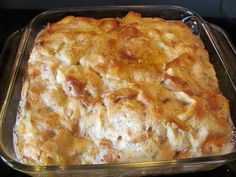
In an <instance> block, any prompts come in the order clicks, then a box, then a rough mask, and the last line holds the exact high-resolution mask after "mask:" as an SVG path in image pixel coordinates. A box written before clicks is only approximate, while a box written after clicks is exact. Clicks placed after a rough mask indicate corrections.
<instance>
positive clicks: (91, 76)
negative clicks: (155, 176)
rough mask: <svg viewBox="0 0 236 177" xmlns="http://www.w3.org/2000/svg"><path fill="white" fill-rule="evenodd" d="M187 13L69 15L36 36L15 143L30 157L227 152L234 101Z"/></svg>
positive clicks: (134, 157) (104, 158)
mask: <svg viewBox="0 0 236 177" xmlns="http://www.w3.org/2000/svg"><path fill="white" fill-rule="evenodd" d="M208 58H209V57H208V53H207V51H206V50H205V49H204V46H203V43H202V42H201V40H200V39H199V38H198V37H197V36H194V35H193V34H191V32H190V30H189V28H188V27H187V26H185V25H184V24H182V23H181V22H174V21H166V20H164V19H160V18H142V17H141V15H140V14H138V13H134V12H130V13H128V14H127V15H126V16H125V17H124V18H123V19H114V18H106V19H93V18H84V17H73V16H68V17H65V18H64V19H62V20H60V21H59V22H57V23H54V24H49V25H48V26H47V27H46V28H45V29H44V30H43V31H42V32H41V33H40V34H39V36H38V37H37V39H36V41H35V45H34V47H33V50H32V52H31V55H30V58H29V61H28V66H27V68H26V79H25V81H24V86H23V90H22V100H21V103H20V113H19V117H18V121H17V124H16V138H17V141H16V142H17V144H16V152H17V154H18V156H19V158H20V159H21V160H22V161H23V162H24V163H28V164H40V165H52V164H92V163H116V162H135V161H153V160H168V159H179V158H188V157H199V156H209V155H215V154H223V153H227V152H230V151H231V150H232V148H233V144H232V143H231V135H232V134H231V131H232V127H231V124H230V115H229V103H228V101H227V99H226V98H225V97H224V96H222V95H221V93H220V92H219V88H218V83H217V79H216V76H215V72H214V69H213V66H212V65H211V64H210V63H209V60H208Z"/></svg>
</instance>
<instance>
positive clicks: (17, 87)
mask: <svg viewBox="0 0 236 177" xmlns="http://www.w3.org/2000/svg"><path fill="white" fill-rule="evenodd" d="M101 9H102V13H101ZM131 10H134V11H138V12H141V13H142V15H143V16H150V17H161V18H164V19H168V20H181V21H183V22H184V23H185V24H187V25H188V26H190V27H191V29H192V32H193V33H194V34H195V35H199V37H200V38H201V39H202V40H203V42H204V44H205V47H206V49H207V50H208V52H209V55H210V60H211V63H212V64H213V65H214V67H215V70H216V74H217V78H218V79H219V85H220V89H221V90H222V92H223V94H224V95H225V96H226V97H227V98H228V99H229V100H230V103H231V105H230V106H231V117H232V119H233V121H234V116H235V113H234V112H233V109H232V106H233V105H234V103H235V101H234V99H233V98H234V97H235V92H234V91H235V90H234V80H233V75H232V71H233V68H234V67H233V66H234V65H235V64H234V62H233V61H232V60H230V59H229V58H227V60H225V59H224V53H223V52H222V51H224V50H228V49H225V48H226V47H227V45H224V44H223V45H222V44H221V43H220V41H218V38H217V37H216V35H214V33H213V31H212V29H211V28H210V26H209V25H208V24H207V23H206V22H205V21H203V20H202V18H201V17H199V16H198V15H197V14H196V13H194V12H192V11H190V10H187V9H183V8H180V7H175V6H152V7H149V6H142V7H103V8H101V7H100V8H99V10H98V9H97V8H84V9H63V10H54V11H49V12H46V13H43V14H41V15H39V16H37V17H36V18H35V19H33V21H32V22H31V23H30V25H29V26H28V27H26V29H25V30H24V32H23V35H22V38H21V40H20V44H19V48H18V49H17V55H16V57H15V58H14V61H13V63H12V68H11V72H10V73H9V74H10V76H9V77H8V78H10V79H9V80H8V81H9V82H7V84H6V86H7V88H8V89H7V93H6V97H5V101H4V103H3V106H2V111H1V148H2V151H3V152H4V153H3V155H2V157H3V159H5V160H6V161H8V164H9V165H11V166H14V167H15V168H16V169H18V170H20V171H24V172H28V173H29V174H32V175H33V174H40V175H48V174H50V173H52V174H53V173H55V174H57V175H58V174H62V175H63V174H64V175H66V174H67V175H68V173H70V174H77V173H78V174H83V173H86V175H89V174H91V175H92V176H93V175H94V173H96V174H100V175H101V176H106V175H112V176H115V175H131V174H139V175H141V174H143V175H144V174H163V173H165V174H169V173H179V172H188V171H196V170H206V169H210V168H214V167H216V166H218V165H221V164H223V163H225V162H227V161H230V160H233V159H234V158H235V153H234V152H232V153H230V154H226V155H220V156H214V157H202V158H194V159H185V160H172V161H159V162H145V163H125V164H113V165H83V166H81V165H78V166H29V165H23V164H20V163H19V162H17V161H16V157H15V154H14V148H13V142H10V143H9V141H12V138H11V137H12V134H13V132H12V131H13V126H14V124H15V118H16V113H17V107H18V103H19V99H20V91H21V86H22V78H23V72H24V66H25V64H26V62H27V60H28V58H29V53H30V50H31V48H32V45H33V42H34V39H35V37H36V35H37V33H38V32H39V31H40V30H41V29H42V28H43V26H44V25H46V24H47V23H48V22H55V21H58V20H59V19H61V18H62V17H64V16H67V15H74V16H88V17H96V18H103V17H122V16H124V15H125V14H126V13H127V12H128V11H131ZM218 43H219V44H218ZM221 47H222V48H223V49H221ZM230 47H231V46H230V44H229V49H230ZM234 55H235V53H234V51H233V50H232V53H231V56H232V58H233V57H234ZM6 77H7V76H6ZM3 96H4V94H3ZM6 127H8V128H7V129H6ZM13 159H14V160H13ZM12 160H13V161H12ZM87 170H88V171H87Z"/></svg>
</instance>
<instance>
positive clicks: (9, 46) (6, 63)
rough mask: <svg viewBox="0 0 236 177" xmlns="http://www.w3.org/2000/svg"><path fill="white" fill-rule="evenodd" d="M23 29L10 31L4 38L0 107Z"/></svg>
mask: <svg viewBox="0 0 236 177" xmlns="http://www.w3.org/2000/svg"><path fill="white" fill-rule="evenodd" d="M23 31H24V29H20V30H17V31H15V32H14V33H12V34H11V35H10V36H9V37H8V38H7V40H6V43H5V45H4V47H3V49H2V52H1V54H0V108H1V107H2V104H3V101H4V100H5V95H6V92H7V89H8V84H9V82H8V81H9V76H10V75H11V71H12V69H13V68H12V65H13V63H14V60H15V58H16V55H17V52H18V47H19V43H20V40H21V37H22V34H23Z"/></svg>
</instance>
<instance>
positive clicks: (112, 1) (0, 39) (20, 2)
mask: <svg viewBox="0 0 236 177" xmlns="http://www.w3.org/2000/svg"><path fill="white" fill-rule="evenodd" d="M144 4H149V5H151V4H171V5H179V6H183V7H186V8H190V9H192V10H194V11H196V12H197V13H199V14H200V15H201V16H202V17H203V18H204V19H205V20H207V21H208V22H210V23H214V24H216V25H218V26H220V27H222V28H223V29H224V30H225V31H226V32H227V34H228V35H229V37H230V39H231V40H232V42H233V43H234V45H236V0H179V1H178V0H130V1H128V0H100V1H99V0H97V1H96V0H0V52H1V50H2V48H3V46H4V43H5V41H6V39H7V37H8V36H9V35H10V34H11V33H13V32H14V31H16V30H18V29H20V28H23V27H25V26H26V25H27V24H28V23H29V21H30V20H31V19H32V18H33V17H34V16H35V15H37V14H38V13H40V12H43V11H45V10H48V9H52V8H63V7H82V6H95V5H96V6H104V5H144ZM3 67H4V65H3V66H2V68H0V70H2V69H3ZM0 79H1V76H0ZM26 176H27V175H25V174H23V173H20V172H17V171H14V170H12V169H11V168H10V167H8V166H6V165H5V164H4V162H2V161H1V160H0V177H26ZM174 176H190V177H197V176H204V177H205V176H207V177H213V176H214V177H236V162H232V163H230V164H227V165H224V166H222V167H219V168H217V169H215V170H211V171H208V172H201V173H194V174H180V175H174Z"/></svg>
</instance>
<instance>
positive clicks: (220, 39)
mask: <svg viewBox="0 0 236 177" xmlns="http://www.w3.org/2000/svg"><path fill="white" fill-rule="evenodd" d="M210 28H211V31H212V33H213V34H214V35H212V36H213V42H214V43H215V44H217V46H218V47H217V48H216V50H217V52H218V54H219V55H220V57H221V58H222V59H223V60H222V63H223V65H224V67H225V68H226V71H227V74H228V75H229V77H230V80H231V82H232V84H233V86H234V89H235V90H236V50H235V47H234V45H233V43H232V42H231V40H230V39H229V37H228V36H227V34H226V32H225V31H224V30H223V29H222V28H220V27H219V26H216V25H214V24H210Z"/></svg>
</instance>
